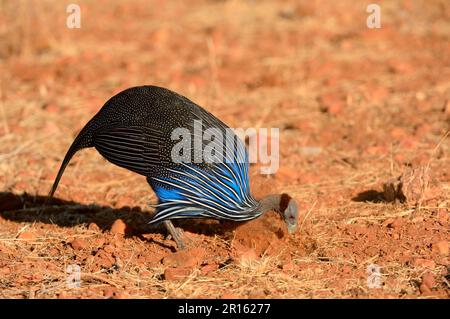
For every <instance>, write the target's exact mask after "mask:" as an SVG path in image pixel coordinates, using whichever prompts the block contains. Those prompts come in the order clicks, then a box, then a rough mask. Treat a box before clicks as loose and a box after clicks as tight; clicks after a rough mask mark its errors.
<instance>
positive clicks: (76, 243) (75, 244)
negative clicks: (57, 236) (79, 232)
mask: <svg viewBox="0 0 450 319" xmlns="http://www.w3.org/2000/svg"><path fill="white" fill-rule="evenodd" d="M70 245H71V246H72V248H73V249H75V250H82V249H85V248H86V247H88V244H87V242H86V241H85V240H84V239H82V238H76V239H74V240H73V241H72V242H71V243H70Z"/></svg>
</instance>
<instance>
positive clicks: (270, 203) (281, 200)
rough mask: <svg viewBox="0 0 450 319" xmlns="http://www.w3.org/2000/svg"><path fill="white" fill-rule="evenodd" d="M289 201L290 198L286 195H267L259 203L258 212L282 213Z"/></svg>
mask: <svg viewBox="0 0 450 319" xmlns="http://www.w3.org/2000/svg"><path fill="white" fill-rule="evenodd" d="M290 200H291V197H290V196H289V195H288V194H275V195H268V196H266V197H264V198H263V199H261V200H260V201H259V203H260V204H261V206H260V208H259V210H260V212H261V213H262V214H264V213H265V212H267V211H276V212H277V213H282V212H284V211H285V209H286V207H287V206H288V204H289V201H290Z"/></svg>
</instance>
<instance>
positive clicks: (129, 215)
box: [0, 192, 239, 244]
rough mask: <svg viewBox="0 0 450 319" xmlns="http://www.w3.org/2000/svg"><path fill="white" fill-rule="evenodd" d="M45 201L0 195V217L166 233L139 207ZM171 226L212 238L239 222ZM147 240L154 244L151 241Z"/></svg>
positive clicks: (186, 222) (180, 222)
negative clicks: (118, 224)
mask: <svg viewBox="0 0 450 319" xmlns="http://www.w3.org/2000/svg"><path fill="white" fill-rule="evenodd" d="M46 201H47V196H40V195H29V194H27V193H23V194H14V193H11V192H0V217H2V218H3V219H5V220H10V221H15V222H27V223H34V222H40V223H45V224H54V225H58V226H60V227H74V226H76V225H80V224H85V225H86V226H88V225H89V224H91V223H94V224H96V225H97V226H98V227H99V228H100V230H102V231H109V230H111V226H112V225H113V223H114V222H115V221H116V220H118V219H121V220H123V221H124V223H125V225H126V228H125V237H133V236H136V237H139V238H141V239H143V240H147V241H148V240H149V239H146V238H145V237H143V235H144V234H149V233H153V234H154V233H156V234H162V235H166V234H167V231H166V229H165V227H164V226H163V225H162V224H159V225H155V226H154V225H149V222H150V221H151V219H152V217H153V212H151V211H141V209H140V208H130V207H122V208H113V207H109V206H98V205H86V204H81V203H77V202H74V201H67V200H63V199H60V198H52V199H51V200H49V201H48V202H46ZM174 225H175V226H177V227H181V228H182V229H183V230H185V231H188V232H191V233H197V234H204V235H208V236H213V235H214V234H218V235H224V234H227V233H228V232H230V231H232V230H233V229H234V228H236V227H237V225H239V223H234V222H219V221H216V220H208V219H189V220H177V221H174ZM149 241H152V242H154V240H149ZM160 244H161V243H160Z"/></svg>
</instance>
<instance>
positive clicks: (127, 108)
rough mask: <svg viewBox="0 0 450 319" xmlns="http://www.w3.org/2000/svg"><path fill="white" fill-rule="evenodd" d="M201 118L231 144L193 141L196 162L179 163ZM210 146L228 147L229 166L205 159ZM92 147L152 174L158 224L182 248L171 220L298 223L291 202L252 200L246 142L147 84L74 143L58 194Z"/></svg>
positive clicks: (123, 97)
mask: <svg viewBox="0 0 450 319" xmlns="http://www.w3.org/2000/svg"><path fill="white" fill-rule="evenodd" d="M195 121H201V124H202V126H201V128H202V131H205V130H207V129H211V128H214V130H215V132H219V133H222V134H223V135H224V136H226V137H228V138H229V139H227V140H226V141H225V140H224V141H222V142H223V143H220V141H216V139H215V138H214V139H213V140H203V139H202V140H201V143H200V144H195V143H192V144H191V148H189V151H190V152H191V155H192V156H191V157H190V161H186V162H176V161H174V160H173V154H172V150H173V149H174V146H175V145H176V144H177V143H178V142H179V141H178V140H177V139H174V138H173V136H172V133H173V132H174V130H175V129H177V128H183V129H188V130H189V132H190V133H189V134H190V135H191V137H192V140H193V139H194V138H195V137H196V136H198V134H197V132H196V131H195V130H194V127H195V124H194V123H195ZM226 142H230V144H227V143H226ZM199 145H200V147H199ZM208 145H209V146H211V145H213V146H220V147H222V149H221V151H223V155H224V158H223V159H222V161H212V162H211V161H206V160H204V158H202V156H203V155H202V150H203V149H204V148H205V147H206V146H208ZM87 147H95V148H96V150H97V151H98V152H99V153H100V154H101V155H102V156H104V157H105V158H106V159H107V160H108V161H110V162H112V163H114V164H116V165H118V166H120V167H123V168H126V169H128V170H131V171H134V172H136V173H138V174H141V175H144V176H146V177H147V181H148V183H149V184H150V186H151V187H152V189H153V190H154V191H155V193H156V195H157V197H158V204H157V205H156V214H155V216H154V218H153V220H152V221H151V223H157V222H164V223H165V225H166V227H167V228H168V230H169V231H170V233H171V234H172V235H173V237H174V238H175V240H176V241H177V244H178V245H179V246H180V247H183V246H184V244H183V243H182V240H181V238H180V237H179V235H178V233H177V232H176V231H175V229H174V227H173V225H172V224H171V223H170V220H171V219H176V218H193V217H207V218H216V219H228V220H234V221H243V220H249V219H253V218H256V217H258V216H260V215H261V214H262V213H264V212H265V211H267V210H271V209H273V210H276V211H279V212H280V213H283V214H284V216H283V218H284V219H285V221H286V223H287V224H288V227H290V228H289V229H290V230H292V229H294V228H295V227H296V225H297V206H296V204H295V202H294V201H293V200H291V199H290V197H289V200H288V204H286V205H284V204H283V205H281V203H282V202H283V201H282V198H285V197H282V196H281V195H270V196H267V197H266V198H264V199H262V200H261V201H256V200H255V199H254V198H253V197H252V195H251V193H250V186H249V174H248V170H249V163H248V154H247V151H246V149H245V147H244V144H243V143H242V141H241V140H240V139H239V138H237V136H236V135H235V134H234V133H231V134H230V129H229V128H228V127H227V126H226V125H225V124H224V123H223V122H222V121H220V120H219V119H218V118H216V117H215V116H213V115H212V114H211V113H209V112H207V111H206V110H204V109H203V108H201V107H200V106H198V105H197V104H195V103H194V102H192V101H191V100H189V99H188V98H186V97H184V96H181V95H179V94H177V93H175V92H172V91H170V90H168V89H165V88H161V87H156V86H139V87H133V88H129V89H126V90H124V91H122V92H120V93H118V94H117V95H115V96H113V97H112V98H110V99H109V100H108V101H107V102H106V103H105V105H104V106H103V107H102V108H101V109H100V111H99V112H98V113H97V114H96V115H95V116H94V117H93V118H92V119H91V120H90V121H89V122H88V123H87V124H86V125H85V127H84V128H83V129H82V130H81V131H80V133H79V134H78V135H77V137H76V138H75V140H74V142H73V143H72V145H71V146H70V148H69V150H68V151H67V154H66V155H65V157H64V160H63V162H62V164H61V167H60V169H59V171H58V175H57V177H56V179H55V182H54V184H53V186H52V189H51V192H50V197H51V196H53V194H54V193H55V191H56V188H57V186H58V183H59V181H60V179H61V176H62V174H63V172H64V170H65V168H66V166H67V164H68V163H69V161H70V160H71V158H72V157H73V155H74V154H75V153H76V152H77V151H79V150H81V149H83V148H87ZM219 149H220V148H219ZM286 196H287V195H286ZM284 202H286V201H284ZM281 206H283V209H280V207H281ZM281 210H283V211H284V212H282V211H281Z"/></svg>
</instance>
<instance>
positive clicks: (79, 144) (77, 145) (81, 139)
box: [46, 123, 94, 203]
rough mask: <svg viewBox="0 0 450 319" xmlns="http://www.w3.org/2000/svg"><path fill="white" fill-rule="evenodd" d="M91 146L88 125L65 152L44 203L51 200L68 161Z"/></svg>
mask: <svg viewBox="0 0 450 319" xmlns="http://www.w3.org/2000/svg"><path fill="white" fill-rule="evenodd" d="M93 146H94V145H93V142H92V132H91V129H90V125H89V123H88V124H87V125H86V126H85V127H84V128H83V129H82V130H81V131H80V133H79V134H78V135H77V137H76V138H75V140H74V141H73V143H72V145H71V146H70V148H69V150H68V151H67V153H66V156H64V160H63V161H62V164H61V167H60V168H59V171H58V175H56V178H55V181H54V182H53V186H52V189H51V190H50V193H49V195H48V198H47V200H46V203H48V201H49V200H50V199H52V197H53V194H55V191H56V188H57V187H58V184H59V181H60V180H61V177H62V175H63V173H64V170H65V169H66V167H67V165H68V164H69V162H70V160H71V159H72V157H73V156H74V155H75V153H76V152H78V151H79V150H81V149H83V148H87V147H93Z"/></svg>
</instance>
